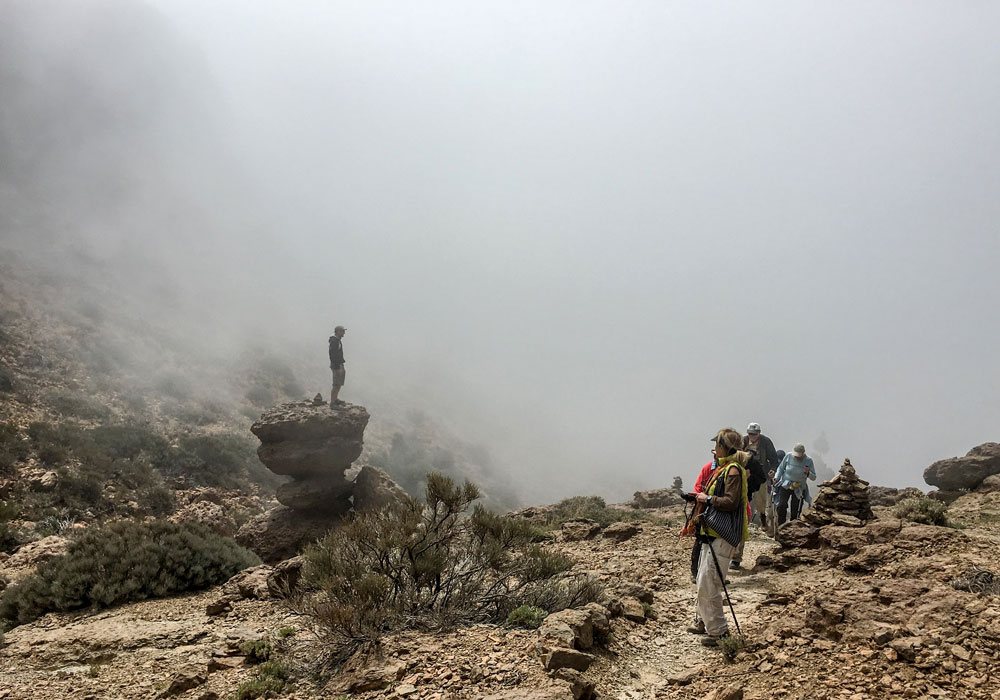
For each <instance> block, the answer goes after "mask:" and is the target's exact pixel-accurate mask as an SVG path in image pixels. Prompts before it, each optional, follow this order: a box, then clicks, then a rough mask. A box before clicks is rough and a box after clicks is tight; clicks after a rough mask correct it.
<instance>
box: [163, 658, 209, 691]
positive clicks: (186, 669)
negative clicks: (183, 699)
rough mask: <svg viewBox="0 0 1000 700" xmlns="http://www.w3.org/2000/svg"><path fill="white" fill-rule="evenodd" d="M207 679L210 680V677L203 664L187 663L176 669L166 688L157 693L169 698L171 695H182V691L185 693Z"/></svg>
mask: <svg viewBox="0 0 1000 700" xmlns="http://www.w3.org/2000/svg"><path fill="white" fill-rule="evenodd" d="M206 680H208V677H207V676H206V674H205V669H203V668H202V667H201V666H199V665H197V664H187V665H184V666H181V667H180V668H178V669H177V670H176V671H174V675H173V676H171V678H170V682H169V683H168V684H167V687H166V689H165V690H164V691H163V692H162V693H160V694H159V695H157V697H158V698H168V697H170V696H171V695H180V694H181V693H185V692H187V691H189V690H191V689H192V688H197V687H198V686H199V685H202V684H203V683H204V682H205V681H206Z"/></svg>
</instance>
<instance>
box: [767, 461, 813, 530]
mask: <svg viewBox="0 0 1000 700" xmlns="http://www.w3.org/2000/svg"><path fill="white" fill-rule="evenodd" d="M807 479H812V480H813V481H815V480H816V466H815V465H814V464H813V461H812V458H811V457H807V456H806V446H805V445H803V444H802V443H801V442H800V443H798V444H796V445H795V447H793V448H792V451H791V452H790V453H789V454H787V455H785V456H784V458H783V459H782V460H781V464H779V465H778V469H777V471H776V472H775V473H774V485H775V486H776V487H777V489H778V525H781V524H783V523H784V522H785V520H787V519H788V518H787V516H788V501H789V499H791V501H792V520H795V519H797V518H798V517H799V514H800V513H802V502H803V501H808V502H809V503H810V504H811V503H812V497H811V496H810V495H809V487H808V486H806V480H807Z"/></svg>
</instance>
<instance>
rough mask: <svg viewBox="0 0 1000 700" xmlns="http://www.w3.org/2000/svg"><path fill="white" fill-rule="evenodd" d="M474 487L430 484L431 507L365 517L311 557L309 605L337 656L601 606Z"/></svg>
mask: <svg viewBox="0 0 1000 700" xmlns="http://www.w3.org/2000/svg"><path fill="white" fill-rule="evenodd" d="M478 497H479V489H478V488H477V487H476V486H475V485H473V484H471V483H469V482H465V484H464V485H461V486H459V485H457V484H456V483H455V482H454V481H452V480H451V479H450V478H448V477H446V476H443V475H441V474H437V473H431V474H428V475H427V489H426V493H425V497H424V501H423V502H422V503H419V502H417V501H415V500H411V501H410V502H409V504H408V505H407V506H405V507H400V508H396V509H385V510H382V511H378V512H371V513H364V514H361V515H359V516H357V517H356V518H355V519H354V520H353V521H352V522H350V523H348V524H347V525H346V526H344V527H343V528H340V529H338V530H336V531H334V532H332V533H330V534H329V535H327V537H326V538H324V539H323V540H320V541H319V542H318V543H317V544H316V545H314V546H313V547H311V548H310V549H309V550H307V551H306V553H305V557H306V564H305V567H304V575H303V579H304V582H305V585H306V587H307V589H309V590H311V591H312V593H313V595H312V596H310V597H308V598H307V599H306V601H304V602H303V603H302V606H303V611H304V612H306V613H307V614H310V615H312V616H314V618H315V619H317V621H318V622H319V623H321V627H322V628H323V629H324V630H326V631H327V632H328V633H329V636H330V641H331V642H332V643H333V644H334V647H335V649H336V650H337V652H339V653H349V652H350V651H352V650H353V649H355V648H357V647H358V646H360V645H361V644H363V643H365V642H374V641H376V640H377V639H378V638H379V637H380V636H381V635H382V634H384V633H386V632H387V631H391V630H394V629H401V628H406V627H415V628H424V629H437V628H442V627H448V626H451V625H453V624H457V623H459V622H473V621H491V622H496V623H501V622H504V621H505V620H507V618H508V616H509V615H510V614H511V612H512V611H514V610H515V609H517V608H520V607H521V606H534V607H536V608H541V609H542V610H549V611H556V610H561V609H563V608H566V607H570V606H575V605H581V604H584V603H587V602H590V601H592V600H595V599H596V598H597V597H599V595H600V594H601V587H600V585H599V584H597V583H596V582H595V581H593V580H592V579H588V578H584V579H570V580H567V579H566V578H565V577H564V574H565V572H566V571H568V570H569V568H570V567H571V566H572V565H573V561H572V560H571V559H570V558H568V557H566V556H565V555H563V554H560V553H558V552H554V551H552V550H549V549H545V548H543V547H541V546H539V545H538V544H535V543H534V542H533V539H534V537H535V534H536V531H535V528H533V527H532V526H531V525H530V524H528V523H526V522H524V521H518V520H514V519H511V518H506V517H503V516H500V515H496V514H495V513H492V512H490V511H488V510H486V509H485V508H483V507H481V506H476V507H475V508H474V509H473V510H472V513H471V514H468V513H467V511H468V510H469V508H470V506H471V505H472V503H473V502H474V501H475V500H476V499H477V498H478Z"/></svg>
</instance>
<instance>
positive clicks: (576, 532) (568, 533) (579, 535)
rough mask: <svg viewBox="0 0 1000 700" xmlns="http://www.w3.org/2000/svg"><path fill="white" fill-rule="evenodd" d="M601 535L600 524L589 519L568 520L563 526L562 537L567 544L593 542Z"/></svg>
mask: <svg viewBox="0 0 1000 700" xmlns="http://www.w3.org/2000/svg"><path fill="white" fill-rule="evenodd" d="M600 533H601V526H600V524H598V523H596V522H594V521H593V520H588V519H587V518H577V519H576V520H567V521H566V522H564V523H563V524H562V528H561V535H562V538H563V539H564V540H566V541H567V542H577V541H580V540H592V539H594V538H595V537H597V536H598V535H599V534H600Z"/></svg>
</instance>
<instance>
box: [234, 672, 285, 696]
mask: <svg viewBox="0 0 1000 700" xmlns="http://www.w3.org/2000/svg"><path fill="white" fill-rule="evenodd" d="M286 685H287V683H286V682H285V681H283V680H282V679H280V678H275V677H274V676H260V677H258V678H253V679H251V680H248V681H243V682H242V683H240V684H239V685H238V686H237V687H236V692H235V693H233V695H232V698H233V700H254V699H255V698H275V697H278V695H280V694H281V693H282V692H283V691H284V690H285V686H286Z"/></svg>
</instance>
